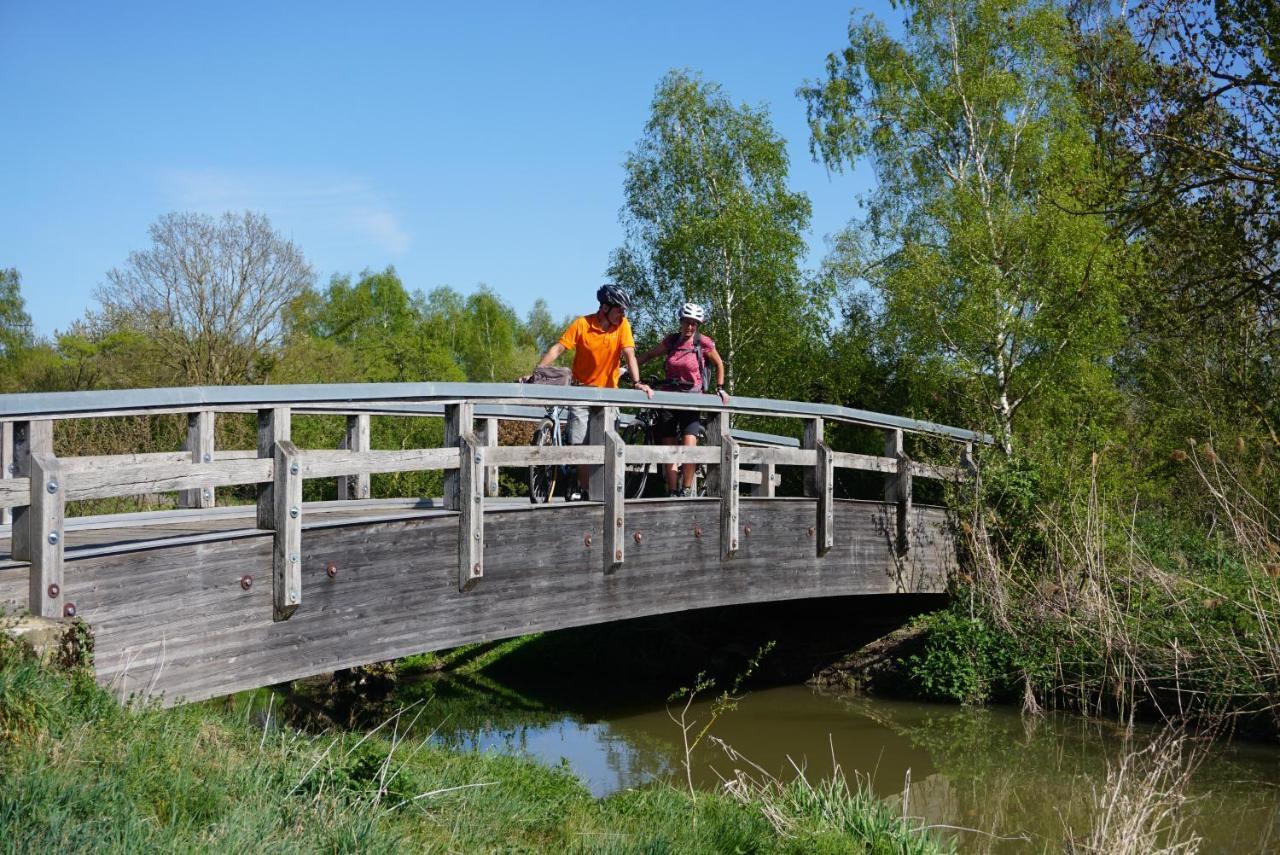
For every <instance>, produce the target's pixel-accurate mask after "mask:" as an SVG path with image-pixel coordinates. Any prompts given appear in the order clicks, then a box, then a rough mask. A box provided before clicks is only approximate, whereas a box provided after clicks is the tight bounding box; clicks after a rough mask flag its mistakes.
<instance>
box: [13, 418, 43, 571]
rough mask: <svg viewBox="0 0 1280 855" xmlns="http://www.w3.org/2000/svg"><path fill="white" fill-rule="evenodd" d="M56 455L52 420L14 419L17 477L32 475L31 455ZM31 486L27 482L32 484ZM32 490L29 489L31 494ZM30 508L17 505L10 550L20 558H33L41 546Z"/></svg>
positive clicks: (14, 466) (21, 559)
mask: <svg viewBox="0 0 1280 855" xmlns="http://www.w3.org/2000/svg"><path fill="white" fill-rule="evenodd" d="M38 453H39V454H53V422H51V421H38V422H37V421H31V422H14V425H13V474H14V477H15V478H29V477H31V455H32V454H38ZM29 486H30V485H28V487H29ZM29 494H30V490H28V495H29ZM31 525H32V523H31V508H30V507H22V506H21V505H17V506H14V509H13V528H12V540H11V548H10V552H11V553H12V555H13V558H14V559H15V560H17V561H30V560H32V559H31V555H32V553H33V552H34V551H35V550H36V549H38V548H39V546H38V543H37V541H38V540H39V539H40V537H41V535H40V533H39V532H38V531H35V530H33V529H32V527H31Z"/></svg>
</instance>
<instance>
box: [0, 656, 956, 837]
mask: <svg viewBox="0 0 1280 855" xmlns="http://www.w3.org/2000/svg"><path fill="white" fill-rule="evenodd" d="M258 700H259V701H260V702H259V703H256V704H252V705H247V706H245V707H244V708H243V709H242V710H239V711H232V710H233V709H235V708H233V707H232V706H230V705H227V706H225V707H224V706H222V705H220V704H219V703H217V702H214V703H210V704H204V705H192V706H188V707H182V708H178V709H171V710H161V709H158V708H154V707H139V708H130V707H122V706H121V705H120V704H119V703H118V701H117V700H116V699H115V698H114V697H112V696H111V695H109V694H108V693H107V692H106V691H104V690H103V689H101V688H100V687H98V686H97V685H96V684H95V682H94V681H93V678H92V676H91V674H90V673H89V672H88V671H87V670H83V669H81V668H72V669H71V670H70V671H61V670H56V669H54V668H53V667H52V666H43V665H41V664H40V663H38V662H37V661H36V660H35V658H34V657H33V656H32V655H31V654H30V653H29V652H28V651H26V650H25V648H22V647H20V646H19V645H18V644H17V643H16V642H13V641H10V640H8V638H7V637H6V636H4V635H0V780H3V781H4V786H3V787H0V829H3V830H4V837H3V846H0V848H3V849H4V850H5V851H13V852H47V851H94V852H138V851H152V850H157V849H159V850H164V851H174V850H182V851H192V850H200V851H226V852H257V851H268V850H270V851H296V852H314V851H342V852H347V851H359V852H390V851H403V850H404V849H406V848H407V849H410V850H412V851H423V852H493V851H505V852H540V851H558V852H584V853H585V852H601V853H604V852H616V853H623V852H778V853H788V852H793V853H801V852H804V853H810V852H830V853H837V852H849V853H853V852H858V853H862V852H878V853H903V855H906V853H922V855H923V853H932V852H940V851H946V847H945V846H943V845H941V844H939V843H937V842H936V841H934V840H933V839H932V838H931V837H929V836H928V835H927V834H926V833H925V832H923V831H921V830H919V829H917V828H914V827H913V826H911V825H910V824H909V823H908V822H906V821H904V820H903V819H902V818H901V817H900V816H899V815H897V814H896V813H895V812H894V811H893V810H892V808H891V807H890V806H889V805H887V804H884V803H882V802H880V801H878V800H877V799H876V798H875V797H874V796H872V795H870V794H869V792H868V791H867V790H865V789H863V788H862V787H861V786H860V785H849V784H846V783H845V782H844V780H843V778H837V779H833V780H832V781H831V782H828V783H826V784H823V785H820V786H810V785H808V784H806V783H805V782H804V781H803V780H800V781H797V782H794V783H792V784H780V783H778V782H770V783H767V784H755V783H753V782H749V781H743V782H740V783H738V784H737V785H735V786H734V787H733V788H731V790H730V791H729V792H727V793H697V794H691V793H688V792H685V791H682V790H679V789H676V788H675V787H672V786H667V785H662V784H658V785H654V786H652V787H648V788H645V789H641V790H632V791H627V792H623V793H619V794H617V795H615V796H612V797H610V798H608V799H604V800H596V799H594V798H592V797H591V795H590V794H589V793H588V792H587V790H586V789H585V787H584V786H583V785H582V783H581V782H579V781H578V780H577V779H576V778H574V777H573V775H572V774H570V773H569V772H568V771H567V770H566V769H565V768H558V769H556V768H546V767H543V766H540V765H538V764H536V763H534V762H532V761H529V760H525V759H518V758H515V757H511V756H505V755H497V754H475V753H464V752H455V751H449V750H446V749H444V748H441V747H439V746H436V745H433V744H431V743H430V741H429V740H427V739H425V738H424V737H423V736H421V735H420V734H419V735H412V736H410V735H407V732H408V731H411V730H414V729H415V727H416V726H417V725H418V724H419V723H421V722H422V721H423V720H430V719H431V717H432V716H433V715H436V712H435V711H434V710H433V709H432V705H431V703H430V701H427V702H425V703H421V704H416V705H410V706H408V707H406V708H404V709H403V710H401V711H400V712H398V713H396V714H395V715H393V716H392V717H391V718H389V719H387V720H385V721H384V722H382V723H381V724H380V725H379V726H377V727H376V728H374V729H372V730H371V731H370V732H369V733H368V734H364V735H362V734H360V733H355V732H348V731H339V732H334V733H324V734H319V735H312V734H308V733H306V732H303V731H299V730H297V729H294V728H291V727H287V726H281V724H280V722H279V716H278V715H277V716H276V717H273V715H272V710H273V704H274V696H271V695H270V693H261V695H260V697H259V699H258Z"/></svg>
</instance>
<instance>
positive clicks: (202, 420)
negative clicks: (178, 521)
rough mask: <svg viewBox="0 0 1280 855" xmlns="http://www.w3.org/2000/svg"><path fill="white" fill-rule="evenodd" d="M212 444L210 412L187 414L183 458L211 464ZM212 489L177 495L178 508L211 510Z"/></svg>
mask: <svg viewBox="0 0 1280 855" xmlns="http://www.w3.org/2000/svg"><path fill="white" fill-rule="evenodd" d="M213 444H214V415H213V411H212V410H200V411H198V412H194V413H187V440H186V442H185V443H184V444H183V452H182V453H183V457H184V459H186V460H188V461H190V462H192V463H197V464H198V463H212V462H213ZM213 506H214V491H213V488H212V487H202V488H196V489H192V490H183V491H181V492H180V493H178V507H180V508H212V507H213Z"/></svg>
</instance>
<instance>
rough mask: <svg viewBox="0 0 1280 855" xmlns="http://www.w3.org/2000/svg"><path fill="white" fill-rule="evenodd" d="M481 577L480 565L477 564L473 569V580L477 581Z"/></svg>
mask: <svg viewBox="0 0 1280 855" xmlns="http://www.w3.org/2000/svg"><path fill="white" fill-rule="evenodd" d="M479 576H480V565H479V564H475V565H472V567H471V578H473V579H476V578H479Z"/></svg>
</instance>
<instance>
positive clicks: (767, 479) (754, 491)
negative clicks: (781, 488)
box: [751, 463, 776, 499]
mask: <svg viewBox="0 0 1280 855" xmlns="http://www.w3.org/2000/svg"><path fill="white" fill-rule="evenodd" d="M756 468H757V469H759V470H760V483H759V484H752V485H751V495H753V496H755V497H757V498H768V499H772V498H773V494H774V485H773V478H774V470H775V468H776V467H775V466H774V464H772V463H761V464H760V465H759V466H757V467H756Z"/></svg>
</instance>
